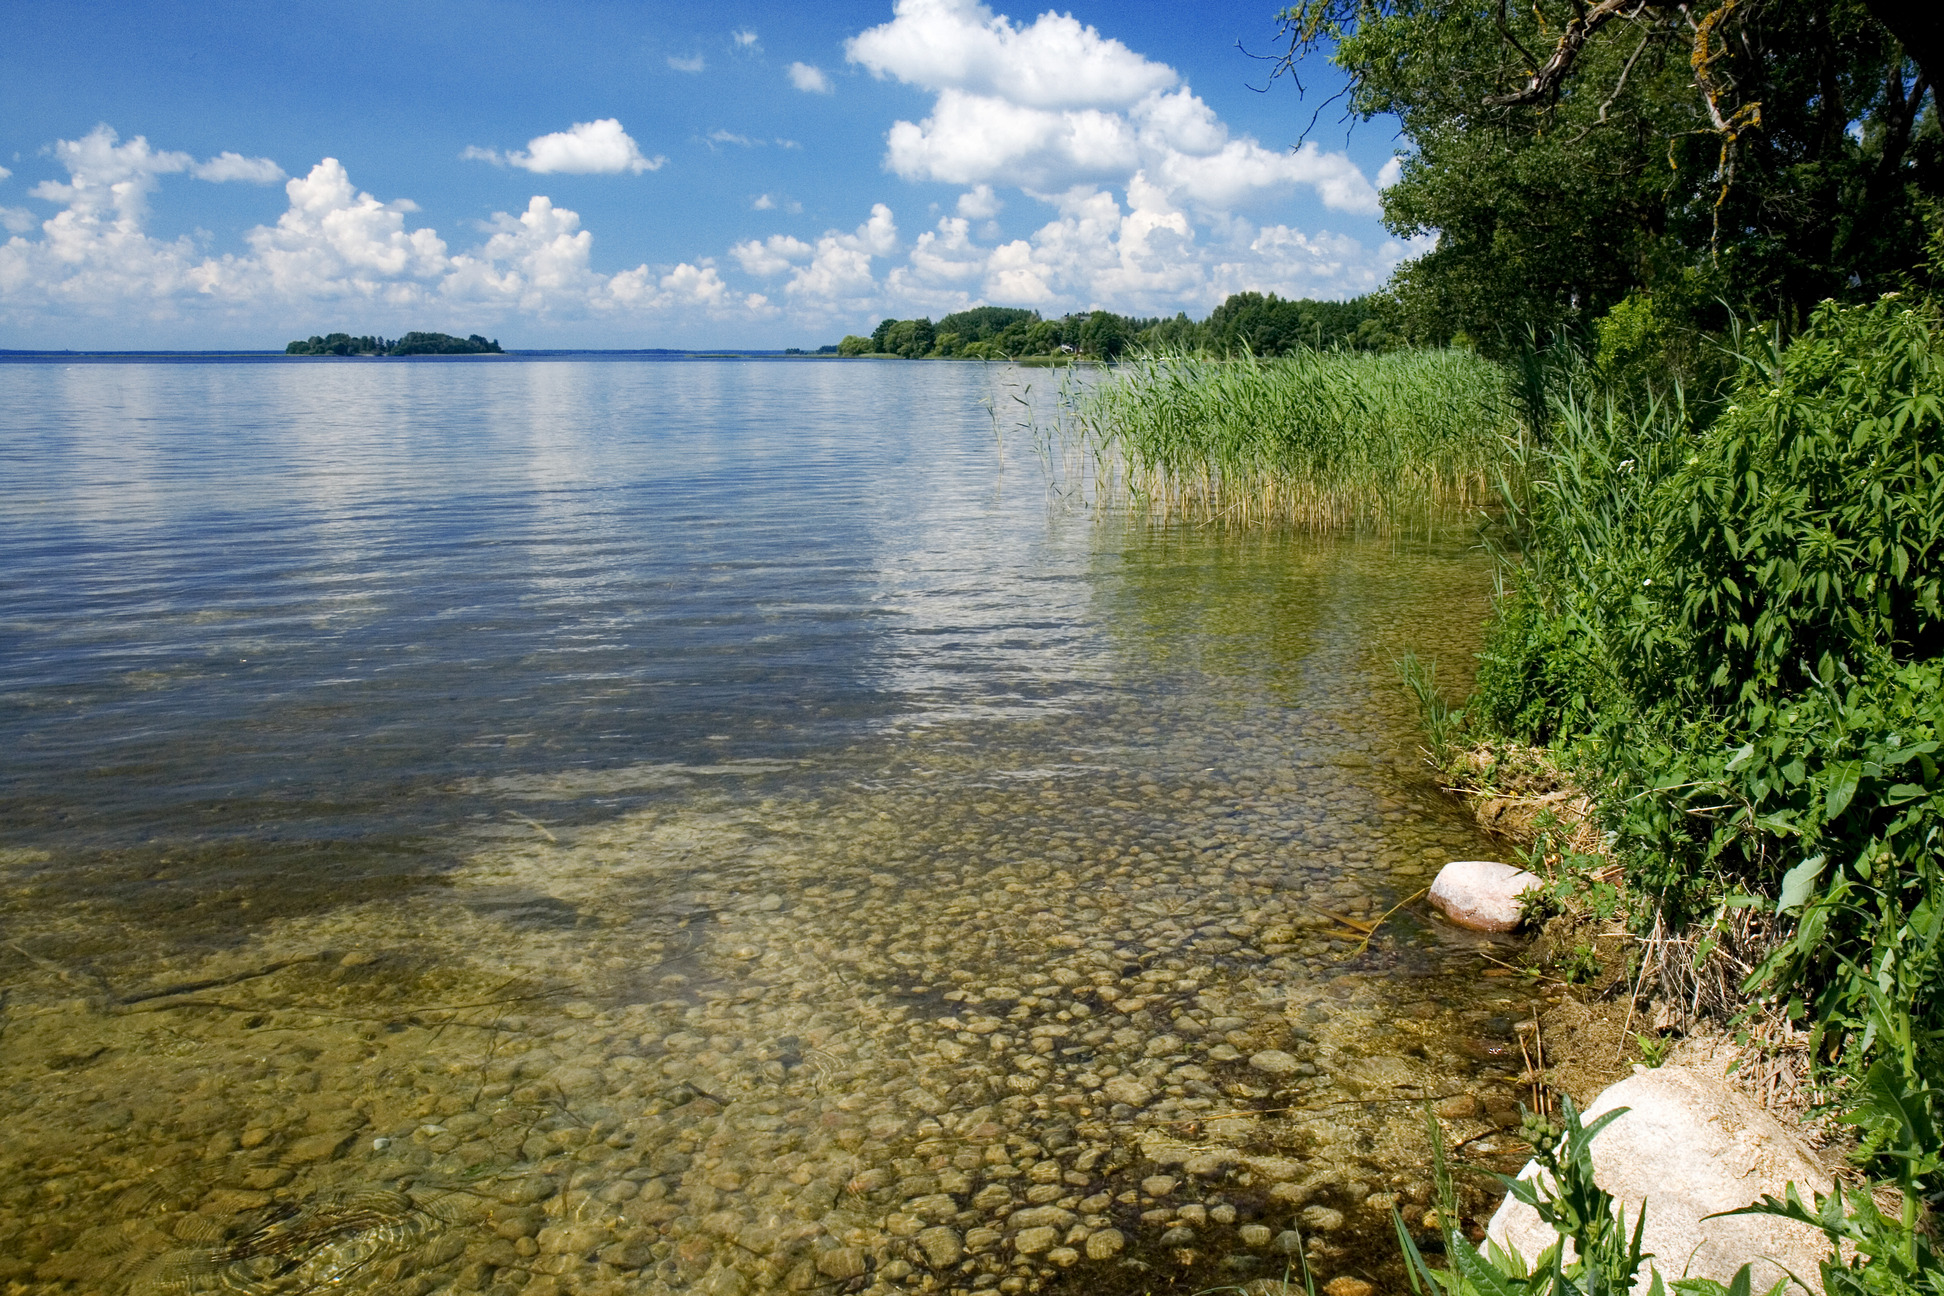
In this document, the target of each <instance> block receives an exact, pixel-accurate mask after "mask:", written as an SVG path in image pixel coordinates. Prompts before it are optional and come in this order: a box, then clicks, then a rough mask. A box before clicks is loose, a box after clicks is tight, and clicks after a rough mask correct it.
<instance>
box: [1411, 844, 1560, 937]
mask: <svg viewBox="0 0 1944 1296" xmlns="http://www.w3.org/2000/svg"><path fill="white" fill-rule="evenodd" d="M1540 885H1541V883H1540V881H1539V878H1538V876H1537V875H1536V874H1532V873H1528V872H1526V871H1525V870H1524V869H1522V868H1516V867H1514V866H1513V865H1510V864H1500V863H1498V862H1497V861H1496V860H1454V861H1452V862H1451V863H1449V864H1447V865H1445V866H1444V867H1443V868H1442V869H1439V870H1438V878H1437V881H1435V882H1433V883H1432V884H1431V903H1432V904H1433V905H1436V906H1437V908H1438V909H1439V911H1440V912H1442V913H1443V914H1444V916H1445V917H1447V918H1449V919H1451V921H1453V922H1455V923H1457V924H1458V925H1459V926H1460V927H1469V928H1471V929H1472V930H1473V931H1486V932H1508V931H1511V930H1512V929H1513V928H1514V927H1517V926H1518V925H1519V923H1520V921H1521V920H1522V919H1523V918H1524V917H1525V914H1524V910H1523V907H1522V906H1521V905H1520V904H1519V896H1520V895H1521V894H1523V893H1524V892H1526V891H1528V890H1530V889H1532V888H1534V887H1538V886H1540Z"/></svg>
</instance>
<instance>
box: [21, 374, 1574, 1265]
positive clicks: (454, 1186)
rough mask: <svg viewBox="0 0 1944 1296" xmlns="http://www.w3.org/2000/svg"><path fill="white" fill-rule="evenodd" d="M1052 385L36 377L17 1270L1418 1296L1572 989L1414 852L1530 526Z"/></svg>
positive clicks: (959, 377)
mask: <svg viewBox="0 0 1944 1296" xmlns="http://www.w3.org/2000/svg"><path fill="white" fill-rule="evenodd" d="M1007 383H1010V384H1012V386H1010V387H1009V386H1006V384H1007ZM1036 383H1038V379H1037V378H1036V377H1035V376H1034V375H1031V374H1021V373H1013V372H1012V371H1007V370H1003V369H1000V368H997V367H995V368H994V369H992V370H990V371H988V370H986V369H984V368H982V367H980V366H953V367H942V368H941V367H939V366H912V365H902V364H896V363H891V362H886V363H884V364H882V365H880V364H875V363H871V362H858V363H856V364H846V365H842V366H834V365H804V366H790V365H782V364H778V365H771V366H767V367H763V366H756V365H753V364H752V365H744V364H736V363H728V362H723V363H716V362H708V363H703V362H697V363H694V364H673V363H670V364H659V365H657V364H646V363H642V364H624V363H618V362H615V363H579V362H568V361H561V362H559V363H541V362H534V363H524V362H509V363H507V364H504V365H495V366H492V367H490V368H486V369H480V368H472V369H467V368H463V367H459V366H435V365H422V366H387V365H376V364H371V365H345V366H274V365H261V366H248V365H229V364H220V363H214V362H212V363H208V364H200V363H189V362H184V363H180V364H135V363H129V364H101V365H94V366H89V365H81V364H76V365H65V364H63V365H53V364H48V365H40V366H21V365H16V366H12V367H0V384H4V385H5V386H6V391H7V396H8V406H9V408H10V409H13V410H15V411H17V412H19V414H20V418H19V420H18V421H19V422H20V423H21V427H20V429H19V430H18V435H17V436H16V437H15V438H13V439H12V440H11V441H9V442H8V444H6V445H4V446H0V464H4V466H5V467H6V470H7V472H8V473H9V474H10V480H12V481H13V482H14V483H15V484H16V486H17V489H16V491H15V496H14V498H13V500H11V501H10V508H9V509H8V510H7V511H5V512H0V544H3V545H4V547H5V548H6V550H7V552H8V553H9V563H8V564H7V566H6V568H5V569H4V570H0V655H3V656H0V666H4V669H0V680H4V681H5V682H4V684H3V685H0V749H4V750H6V751H7V752H8V758H7V760H6V762H5V764H4V765H0V1130H4V1131H5V1132H4V1136H0V1293H3V1294H4V1296H54V1294H55V1293H60V1294H61V1296H123V1294H124V1293H128V1294H130V1296H161V1294H164V1293H169V1294H175V1296H189V1294H190V1293H219V1292H221V1293H262V1294H266V1296H267V1294H269V1293H280V1294H287V1296H298V1294H300V1293H321V1292H331V1293H357V1294H363V1296H432V1294H434V1293H447V1292H451V1293H461V1292H486V1293H493V1294H494V1296H506V1294H507V1293H513V1292H520V1293H523V1294H524V1296H564V1294H565V1293H579V1294H583V1296H596V1294H605V1293H614V1294H619V1293H664V1292H667V1293H672V1292H678V1291H679V1292H701V1293H706V1294H708V1296H753V1294H755V1293H760V1292H780V1291H803V1292H820V1293H839V1292H842V1293H858V1292H868V1293H872V1294H873V1296H892V1294H893V1293H904V1292H923V1293H931V1292H939V1293H945V1292H950V1293H984V1292H998V1293H1003V1294H1004V1296H1017V1294H1018V1293H1022V1292H1045V1293H1054V1292H1089V1293H1100V1294H1101V1296H1118V1294H1121V1293H1126V1294H1128V1296H1132V1294H1133V1293H1141V1292H1181V1293H1192V1292H1204V1291H1209V1290H1211V1289H1215V1288H1228V1289H1235V1288H1254V1289H1255V1290H1256V1291H1258V1292H1261V1291H1280V1290H1281V1289H1282V1285H1283V1283H1284V1280H1285V1279H1286V1278H1287V1279H1290V1280H1292V1281H1295V1282H1296V1283H1297V1284H1298V1287H1299V1288H1300V1281H1301V1274H1302V1272H1303V1270H1304V1267H1305V1265H1307V1266H1308V1268H1309V1269H1310V1271H1311V1272H1312V1273H1313V1275H1314V1277H1315V1279H1316V1280H1317V1281H1318V1282H1319V1283H1320V1284H1331V1286H1330V1291H1329V1296H1368V1293H1366V1292H1365V1290H1364V1289H1365V1286H1366V1285H1374V1286H1376V1287H1378V1288H1382V1289H1384V1290H1385V1291H1387V1292H1389V1293H1391V1294H1392V1296H1395V1293H1397V1292H1398V1291H1399V1290H1400V1284H1401V1281H1402V1274H1401V1270H1400V1269H1398V1267H1397V1253H1396V1238H1395V1235H1394V1232H1393V1225H1392V1219H1393V1210H1395V1211H1397V1212H1399V1213H1401V1215H1402V1217H1403V1218H1404V1219H1405V1220H1406V1221H1407V1223H1408V1224H1410V1225H1411V1226H1413V1227H1417V1228H1419V1229H1420V1230H1421V1232H1423V1233H1424V1235H1425V1236H1427V1237H1428V1236H1430V1235H1431V1234H1432V1233H1434V1232H1435V1230H1433V1229H1427V1228H1425V1227H1424V1212H1425V1211H1426V1210H1427V1208H1429V1207H1430V1206H1431V1204H1432V1197H1433V1194H1432V1185H1431V1182H1430V1170H1429V1158H1430V1151H1431V1146H1430V1143H1429V1140H1428V1137H1427V1133H1426V1128H1425V1109H1426V1107H1427V1105H1428V1106H1430V1107H1432V1108H1434V1109H1435V1111H1436V1112H1437V1113H1438V1118H1439V1120H1440V1121H1441V1122H1442V1127H1443V1133H1444V1136H1445V1137H1446V1139H1447V1140H1448V1141H1449V1142H1451V1143H1452V1144H1454V1145H1459V1146H1460V1149H1461V1150H1460V1152H1459V1153H1458V1155H1460V1156H1461V1157H1463V1158H1464V1159H1467V1160H1471V1161H1474V1162H1481V1163H1484V1164H1487V1165H1492V1166H1496V1167H1498V1168H1504V1169H1510V1168H1515V1167H1516V1165H1517V1164H1518V1161H1519V1157H1518V1149H1517V1146H1516V1144H1515V1142H1514V1140H1513V1135H1514V1134H1516V1127H1517V1100H1518V1099H1519V1097H1520V1096H1521V1090H1520V1080H1519V1075H1520V1073H1521V1071H1522V1070H1523V1063H1522V1060H1521V1056H1520V1051H1519V1046H1518V1043H1517V1040H1516V1038H1515V1035H1516V1032H1515V1026H1516V1024H1517V1023H1518V1022H1520V1021H1522V1020H1525V1019H1527V1018H1529V1017H1531V1016H1532V1015H1533V1014H1534V1013H1535V1012H1538V1011H1541V1010H1543V1008H1544V1006H1545V1005H1544V1000H1543V999H1542V998H1539V997H1538V995H1539V991H1538V990H1537V989H1536V988H1535V987H1534V986H1533V985H1531V984H1529V983H1527V982H1525V981H1524V980H1522V979H1520V978H1517V977H1515V976H1510V975H1507V969H1506V968H1503V967H1501V966H1499V964H1500V963H1502V962H1506V961H1512V951H1511V950H1510V949H1509V948H1507V947H1506V946H1505V944H1504V943H1503V942H1499V941H1497V940H1495V939H1494V938H1486V937H1481V936H1476V935H1472V934H1468V933H1463V932H1459V931H1457V930H1455V929H1453V928H1451V927H1450V926H1447V925H1444V924H1443V923H1442V922H1441V921H1439V920H1436V919H1434V918H1432V917H1431V916H1430V915H1429V914H1428V912H1427V911H1426V909H1425V906H1424V902H1423V900H1422V898H1421V897H1420V896H1419V894H1418V893H1420V892H1421V891H1422V889H1423V888H1424V887H1425V886H1426V884H1427V883H1428V882H1429V881H1430V880H1431V877H1432V876H1433V874H1434V873H1435V871H1436V870H1437V869H1438V868H1439V867H1440V866H1441V865H1442V864H1443V863H1445V862H1446V861H1447V860H1451V859H1466V858H1480V857H1481V856H1489V854H1490V853H1491V852H1493V851H1495V850H1497V849H1500V848H1499V847H1495V846H1494V845H1493V844H1492V843H1490V842H1489V841H1487V840H1485V839H1483V838H1481V837H1480V835H1479V833H1478V831H1477V828H1476V825H1475V823H1474V821H1473V820H1472V819H1471V818H1470V817H1469V816H1468V815H1467V814H1466V813H1465V811H1464V810H1463V809H1462V808H1461V807H1459V806H1458V805H1457V804H1456V803H1455V802H1453V801H1452V800H1451V799H1449V798H1448V797H1446V796H1445V795H1444V794H1443V793H1442V792H1441V791H1440V790H1439V789H1438V787H1437V786H1436V785H1435V783H1434V782H1433V780H1432V779H1431V777H1430V775H1429V772H1428V770H1426V769H1425V767H1424V765H1423V762H1422V760H1421V759H1420V757H1419V754H1418V752H1417V746H1418V742H1419V727H1418V720H1417V716H1416V712H1415V707H1414V704H1413V703H1412V701H1411V699H1410V698H1409V696H1408V695H1407V693H1406V692H1405V690H1404V689H1403V688H1402V687H1401V686H1400V683H1399V676H1398V669H1397V662H1398V660H1399V659H1400V658H1401V657H1402V656H1403V655H1404V654H1406V653H1412V652H1414V653H1417V654H1418V655H1419V656H1420V657H1423V658H1426V659H1432V660H1435V661H1437V662H1438V663H1439V664H1440V665H1441V666H1442V667H1443V668H1444V669H1445V670H1446V671H1447V672H1450V673H1451V675H1452V677H1451V678H1450V679H1448V680H1447V681H1446V685H1447V688H1448V690H1449V691H1451V692H1453V693H1454V694H1455V693H1458V692H1460V691H1462V689H1463V687H1464V685H1465V683H1466V681H1467V678H1468V675H1469V671H1468V669H1466V668H1467V667H1468V666H1469V663H1470V662H1471V654H1472V653H1474V652H1476V651H1477V646H1478V639H1479V634H1480V629H1481V626H1482V624H1483V621H1484V617H1485V612H1486V608H1487V600H1488V598H1489V595H1490V589H1491V571H1492V568H1491V560H1490V558H1489V557H1488V556H1487V555H1486V554H1485V553H1483V552H1482V551H1481V550H1480V549H1479V548H1477V547H1476V537H1475V536H1473V535H1471V534H1469V533H1468V532H1464V531H1463V530H1462V529H1461V531H1460V533H1459V534H1457V535H1455V536H1451V537H1439V538H1437V539H1436V540H1424V539H1423V538H1419V539H1416V540H1412V539H1410V538H1408V537H1391V538H1385V539H1370V538H1363V539H1352V538H1341V539H1329V540H1318V539H1317V538H1315V537H1311V536H1305V535H1295V534H1282V533H1275V532H1271V531H1267V530H1264V531H1258V532H1249V533H1235V532H1225V531H1222V530H1221V529H1219V528H1194V527H1186V526H1180V525H1160V524H1153V525H1150V524H1147V523H1143V522H1135V521H1125V524H1123V520H1116V519H1115V518H1113V517H1111V516H1102V515H1096V514H1092V513H1089V512H1088V510H1087V509H1086V508H1085V507H1084V505H1083V504H1080V503H1076V501H1075V499H1074V498H1073V497H1072V496H1071V495H1070V494H1068V493H1065V491H1066V488H1065V486H1063V485H1062V484H1061V481H1060V480H1059V479H1058V478H1057V475H1055V477H1054V478H1049V476H1048V474H1047V473H1046V471H1045V467H1046V465H1045V464H1043V463H1042V462H1041V461H1040V460H1039V458H1037V456H1038V455H1039V453H1040V449H1039V447H1038V446H1037V445H1036V444H1035V443H1033V442H1032V440H1031V438H1029V437H1026V436H1024V435H1013V434H1011V433H1006V432H1004V431H1003V429H1001V432H1002V434H1001V435H1000V436H997V437H995V435H994V432H995V429H998V428H999V424H1000V421H1001V411H1003V410H1006V409H1012V408H1015V403H1014V402H1015V398H1017V399H1018V400H1019V401H1021V402H1024V401H1025V400H1026V398H1027V396H1028V395H1029V394H1030V395H1031V397H1032V399H1033V400H1035V401H1043V400H1047V399H1050V397H1047V396H1046V392H1045V390H1044V389H1043V388H1044V385H1043V384H1041V385H1038V386H1035V385H1034V384H1036ZM212 463H218V464H221V465H224V470H223V472H221V473H216V474H212V473H211V472H210V471H209V466H210V465H211V464H212ZM246 481H247V483H248V488H247V489H243V488H241V485H240V484H241V483H243V482H246ZM1414 897H1417V898H1414ZM1399 906H1401V907H1399ZM1393 909H1395V910H1396V912H1394V913H1393V912H1392V911H1393ZM1373 926H1374V927H1375V928H1376V930H1375V932H1374V935H1373V934H1371V931H1370V929H1371V928H1372V927H1373ZM1367 936H1368V937H1369V939H1368V940H1366V937H1367ZM1487 1204H1488V1203H1487V1202H1486V1201H1485V1200H1484V1198H1483V1197H1482V1196H1480V1197H1478V1198H1477V1199H1475V1200H1474V1201H1472V1202H1471V1203H1469V1205H1470V1207H1471V1208H1472V1209H1474V1210H1476V1209H1479V1208H1482V1207H1484V1206H1486V1205H1487Z"/></svg>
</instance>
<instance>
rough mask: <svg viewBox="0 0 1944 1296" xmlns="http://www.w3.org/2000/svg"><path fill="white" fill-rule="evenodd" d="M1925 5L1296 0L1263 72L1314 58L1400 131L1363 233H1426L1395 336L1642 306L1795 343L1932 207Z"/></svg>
mask: <svg viewBox="0 0 1944 1296" xmlns="http://www.w3.org/2000/svg"><path fill="white" fill-rule="evenodd" d="M1933 8H1934V7H1928V6H1920V5H1893V4H1891V3H1890V2H1889V0H1695V2H1694V3H1686V4H1677V3H1667V2H1663V0H1599V2H1598V3H1593V4H1588V3H1585V0H1528V3H1527V4H1525V5H1523V6H1518V7H1515V6H1512V5H1510V4H1508V3H1505V0H1301V3H1299V4H1297V5H1295V6H1293V7H1291V8H1288V9H1286V10H1284V11H1283V13H1282V18H1283V22H1284V25H1285V31H1286V33H1287V35H1288V38H1289V42H1290V44H1289V50H1288V54H1287V56H1286V57H1285V60H1284V63H1283V67H1284V68H1285V69H1288V70H1294V69H1295V67H1296V65H1297V61H1298V60H1300V59H1301V58H1302V57H1303V56H1305V55H1307V54H1309V53H1312V52H1317V51H1323V50H1328V51H1330V52H1331V57H1332V58H1333V59H1334V61H1335V62H1337V63H1338V64H1339V65H1340V66H1341V67H1342V68H1344V69H1345V70H1346V71H1347V72H1348V73H1349V74H1350V81H1349V86H1348V89H1347V92H1346V93H1347V95H1348V103H1349V109H1350V111H1351V112H1352V113H1354V114H1358V115H1361V116H1364V117H1369V116H1373V115H1376V114H1382V113H1391V114H1395V115H1396V116H1397V117H1398V118H1399V119H1400V120H1401V122H1402V123H1403V131H1404V135H1405V137H1406V139H1407V141H1408V143H1409V145H1410V146H1411V147H1410V150H1409V155H1408V156H1407V158H1406V160H1405V165H1404V173H1403V178H1402V179H1401V181H1400V182H1399V183H1398V184H1396V185H1395V186H1393V187H1392V188H1391V189H1389V190H1388V191H1387V192H1386V193H1385V195H1384V212H1385V220H1386V223H1387V224H1388V225H1389V226H1390V228H1391V229H1392V230H1393V231H1394V232H1396V233H1398V234H1400V235H1403V236H1406V237H1410V236H1416V235H1421V234H1426V233H1435V234H1437V235H1438V236H1439V243H1438V246H1437V248H1436V249H1435V250H1434V251H1432V252H1430V253H1429V254H1427V255H1425V256H1423V257H1421V258H1418V259H1417V260H1416V261H1413V262H1410V263H1407V265H1406V266H1405V267H1403V268H1402V270H1401V271H1400V272H1399V274H1398V276H1397V278H1396V279H1395V280H1394V281H1393V284H1392V293H1393V297H1394V302H1395V307H1396V311H1397V324H1398V326H1399V328H1400V329H1401V330H1402V331H1404V332H1405V333H1406V334H1407V335H1409V336H1411V337H1413V338H1416V339H1418V340H1429V341H1442V340H1445V339H1448V338H1450V337H1451V336H1453V335H1454V334H1458V333H1465V334H1469V335H1470V336H1472V337H1473V338H1475V339H1477V340H1478V341H1479V342H1480V343H1481V344H1484V345H1487V346H1495V345H1504V344H1506V343H1509V341H1510V340H1511V339H1512V338H1514V337H1517V336H1521V335H1523V333H1524V330H1525V328H1526V327H1527V326H1533V327H1537V328H1539V329H1542V330H1544V329H1549V328H1551V327H1555V326H1558V325H1561V324H1569V325H1570V324H1576V323H1581V322H1585V321H1588V320H1591V319H1592V318H1595V317H1597V316H1598V315H1600V314H1602V313H1604V312H1605V311H1606V310H1607V309H1608V308H1610V307H1611V306H1612V305H1614V304H1615V303H1617V302H1619V301H1620V300H1622V299H1624V298H1625V297H1626V296H1627V295H1628V294H1629V293H1631V292H1635V291H1640V290H1644V291H1646V292H1648V293H1652V294H1654V295H1655V296H1656V298H1658V299H1659V300H1661V301H1662V302H1664V303H1666V304H1667V305H1668V306H1670V307H1671V308H1673V309H1674V310H1675V311H1676V312H1677V313H1682V314H1685V315H1687V316H1689V317H1696V322H1702V323H1707V322H1719V321H1718V320H1715V321H1710V320H1707V319H1706V318H1705V317H1706V316H1708V315H1709V313H1710V312H1711V311H1713V310H1716V309H1718V308H1717V307H1715V306H1714V302H1715V300H1716V299H1717V298H1719V299H1722V300H1725V301H1727V302H1728V303H1729V304H1730V305H1731V306H1733V307H1734V308H1736V309H1752V310H1754V311H1756V312H1758V313H1760V314H1761V315H1763V316H1766V317H1769V318H1773V319H1777V320H1779V321H1781V322H1782V323H1783V325H1784V327H1785V328H1794V327H1796V326H1798V325H1799V324H1800V323H1801V322H1802V321H1804V320H1805V319H1806V318H1807V316H1808V313H1809V312H1810V311H1811V310H1812V309H1813V308H1814V306H1815V304H1816V303H1817V302H1819V301H1821V300H1823V299H1825V298H1830V297H1835V298H1839V299H1866V298H1870V297H1874V296H1875V295H1877V294H1878V293H1881V292H1883V291H1887V290H1892V289H1895V288H1897V287H1899V286H1900V285H1901V284H1902V283H1903V282H1904V280H1905V279H1906V278H1907V277H1908V276H1909V275H1910V274H1911V273H1913V272H1914V271H1915V269H1916V268H1917V267H1918V265H1919V264H1920V261H1921V256H1922V247H1923V234H1922V210H1923V204H1924V203H1925V201H1926V200H1927V199H1932V198H1935V197H1936V196H1937V195H1938V194H1939V192H1940V189H1944V184H1940V179H1941V178H1944V146H1941V145H1944V141H1941V140H1940V132H1939V129H1938V121H1937V114H1936V108H1935V95H1934V93H1933V86H1934V78H1933V75H1932V73H1933V71H1935V70H1936V69H1937V68H1938V67H1939V62H1940V57H1941V56H1940V51H1939V41H1938V39H1937V35H1938V26H1939V20H1938V19H1937V18H1936V17H1935V15H1934V12H1933ZM1917 11H1923V12H1922V13H1918V12H1917Z"/></svg>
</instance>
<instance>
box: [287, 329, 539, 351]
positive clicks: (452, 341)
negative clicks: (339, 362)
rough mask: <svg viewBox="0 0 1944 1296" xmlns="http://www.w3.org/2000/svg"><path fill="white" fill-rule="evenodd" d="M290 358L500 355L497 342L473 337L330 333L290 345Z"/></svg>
mask: <svg viewBox="0 0 1944 1296" xmlns="http://www.w3.org/2000/svg"><path fill="white" fill-rule="evenodd" d="M284 354H285V355H294V356H414V355H504V354H505V352H503V351H501V350H500V344H499V341H498V339H495V340H493V341H491V342H488V341H487V340H486V339H485V338H483V337H481V336H479V334H477V333H474V334H472V335H470V336H469V337H462V338H457V337H453V336H452V335H451V334H450V333H407V334H406V335H405V336H404V337H402V338H393V339H392V340H391V341H389V342H387V341H386V340H385V339H384V338H381V337H352V336H351V335H350V334H349V333H332V334H328V335H327V336H324V337H311V338H309V339H307V340H305V341H300V342H292V343H291V344H290V345H289V346H287V347H285V348H284Z"/></svg>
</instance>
